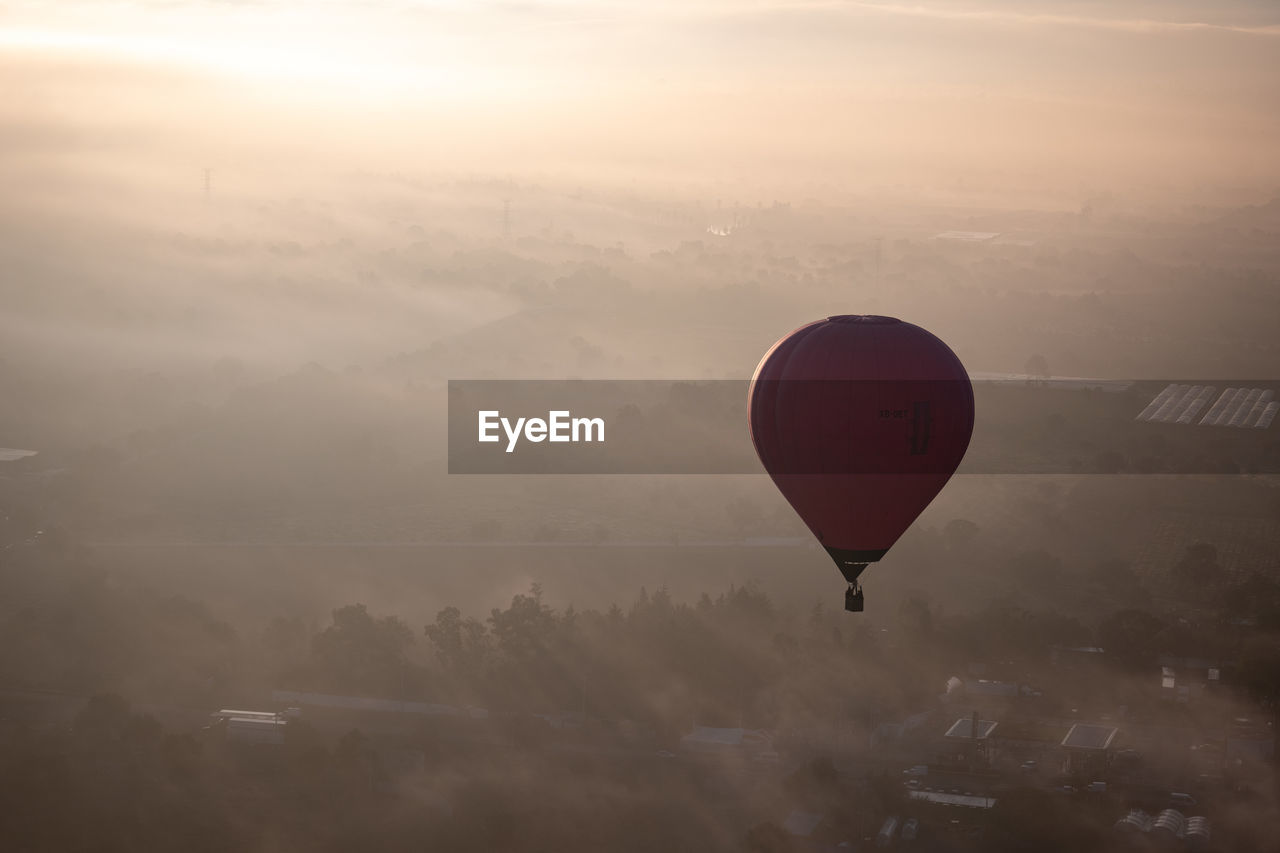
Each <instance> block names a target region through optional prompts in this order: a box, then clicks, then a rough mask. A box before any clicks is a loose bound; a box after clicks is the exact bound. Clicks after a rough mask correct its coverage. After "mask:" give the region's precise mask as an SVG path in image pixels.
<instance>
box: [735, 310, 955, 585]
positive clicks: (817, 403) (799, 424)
mask: <svg viewBox="0 0 1280 853" xmlns="http://www.w3.org/2000/svg"><path fill="white" fill-rule="evenodd" d="M748 412H749V415H748V417H749V422H750V428H751V437H752V440H753V442H754V443H755V447H756V452H757V453H758V454H759V456H760V461H761V462H762V463H763V464H764V467H765V470H766V471H768V472H769V475H770V476H771V477H772V478H773V481H774V483H775V484H777V486H778V489H779V490H780V491H781V492H782V494H783V496H784V497H785V498H786V499H787V501H788V502H790V504H791V506H792V507H793V508H794V509H795V511H796V512H797V513H798V514H799V515H800V518H801V519H803V520H804V522H805V524H807V525H808V526H809V529H810V530H811V531H813V535H814V536H816V537H817V538H818V541H819V542H821V543H822V545H823V546H824V547H825V548H826V549H827V552H828V553H829V554H831V557H832V559H834V560H835V561H836V565H837V566H840V567H841V570H842V571H845V570H846V567H856V569H855V570H854V571H853V574H852V577H850V575H849V573H848V572H847V571H846V577H848V578H849V580H850V582H852V581H853V580H854V578H856V576H857V572H859V571H861V569H862V565H861V564H864V563H869V562H873V561H875V560H878V559H880V558H881V557H882V556H884V553H885V552H886V551H887V550H888V549H889V548H890V547H891V546H892V545H893V543H894V542H896V541H897V540H898V537H900V536H901V535H902V534H903V533H904V532H905V531H906V529H907V528H908V527H909V526H910V525H911V523H912V522H913V521H915V519H916V517H917V516H919V515H920V513H921V512H922V511H923V510H924V508H925V507H926V506H928V505H929V502H930V501H932V500H933V498H934V497H935V496H936V495H937V494H938V492H939V491H941V490H942V487H943V486H944V485H946V482H947V480H949V479H950V478H951V475H952V474H953V473H954V472H955V470H956V467H957V466H958V465H959V464H960V460H961V459H962V458H964V453H965V450H966V448H968V446H969V437H970V435H971V434H972V432H973V386H972V385H971V384H970V382H969V376H968V373H967V372H966V371H965V369H964V366H963V365H962V364H961V363H960V360H959V359H958V358H956V355H955V353H953V352H952V351H951V349H950V348H949V347H948V346H947V345H946V344H944V343H943V342H942V341H940V340H939V339H938V338H936V337H934V336H933V335H932V334H930V333H929V332H927V331H925V330H924V329H922V328H920V327H919V326H914V325H912V324H910V323H904V322H902V321H900V320H896V319H893V318H891V317H876V316H856V315H843V316H836V317H828V318H827V319H825V320H819V321H817V322H814V323H810V324H808V325H806V326H802V327H800V328H799V329H796V330H795V331H794V332H792V333H791V334H789V335H787V336H786V337H785V338H783V339H782V340H780V341H778V342H777V343H776V344H774V345H773V347H772V348H771V349H770V350H769V352H767V353H766V354H765V356H764V358H763V359H761V361H760V365H759V366H758V367H757V368H756V372H755V376H754V377H753V378H752V381H751V390H750V392H749V400H748Z"/></svg>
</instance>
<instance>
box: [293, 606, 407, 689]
mask: <svg viewBox="0 0 1280 853" xmlns="http://www.w3.org/2000/svg"><path fill="white" fill-rule="evenodd" d="M412 642H413V632H412V631H410V630H409V626H408V625H405V624H404V622H402V621H401V620H400V619H398V618H397V617H395V616H384V617H382V618H381V619H374V618H373V617H372V616H371V615H369V611H368V610H367V609H366V608H365V606H364V605H363V604H349V605H347V606H346V607H340V608H338V609H337V610H335V611H333V624H332V625H330V626H329V627H328V628H326V629H324V631H322V632H321V633H319V634H317V635H316V636H315V638H314V639H313V640H312V642H311V655H312V658H313V659H314V660H315V661H316V663H318V664H319V666H320V669H321V671H322V672H323V673H324V674H325V676H326V680H328V681H329V682H330V683H331V684H333V685H334V686H336V687H338V688H339V689H343V690H370V691H375V692H393V693H401V692H403V690H404V687H405V678H406V676H407V675H408V670H409V662H408V659H407V658H406V657H405V652H406V650H407V649H408V647H409V644H410V643H412Z"/></svg>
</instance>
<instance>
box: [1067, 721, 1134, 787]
mask: <svg viewBox="0 0 1280 853" xmlns="http://www.w3.org/2000/svg"><path fill="white" fill-rule="evenodd" d="M1119 733H1120V730H1119V729H1117V728H1113V727H1111V726H1102V725H1096V724H1093V723H1076V724H1075V725H1073V726H1072V727H1071V729H1070V730H1069V731H1068V732H1067V736H1066V737H1064V738H1063V739H1062V748H1063V749H1064V750H1065V751H1066V760H1065V761H1064V762H1063V766H1064V769H1065V770H1066V772H1067V773H1072V774H1079V775H1081V776H1088V777H1090V778H1093V779H1097V778H1101V777H1102V776H1103V775H1104V774H1105V773H1106V770H1107V768H1108V767H1110V766H1111V759H1112V744H1113V743H1114V742H1115V739H1116V735H1118V734H1119Z"/></svg>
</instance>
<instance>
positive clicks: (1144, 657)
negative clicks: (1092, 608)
mask: <svg viewBox="0 0 1280 853" xmlns="http://www.w3.org/2000/svg"><path fill="white" fill-rule="evenodd" d="M1164 625H1165V623H1164V622H1163V620H1161V619H1159V618H1158V617H1156V616H1153V615H1151V614H1150V613H1147V612H1146V611H1145V610H1138V609H1136V608H1128V609H1125V610H1118V611H1116V612H1115V613H1113V614H1111V615H1110V616H1108V617H1107V618H1106V619H1104V620H1103V621H1102V624H1101V625H1099V626H1098V642H1100V643H1101V644H1102V648H1103V649H1105V650H1106V653H1107V656H1108V657H1110V658H1111V659H1112V660H1114V661H1116V662H1117V663H1119V664H1120V665H1122V666H1124V667H1127V668H1129V669H1142V668H1143V667H1147V666H1152V665H1154V663H1155V659H1156V655H1157V654H1158V652H1159V648H1158V647H1157V645H1156V636H1157V635H1158V634H1159V633H1160V631H1161V630H1162V629H1163V628H1164Z"/></svg>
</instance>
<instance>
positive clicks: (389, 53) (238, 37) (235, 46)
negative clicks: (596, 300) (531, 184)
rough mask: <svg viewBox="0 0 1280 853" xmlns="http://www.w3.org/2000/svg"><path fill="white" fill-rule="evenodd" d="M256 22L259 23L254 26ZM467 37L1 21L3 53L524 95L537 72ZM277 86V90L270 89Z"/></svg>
mask: <svg viewBox="0 0 1280 853" xmlns="http://www.w3.org/2000/svg"><path fill="white" fill-rule="evenodd" d="M249 24H252V26H250V25H249ZM469 47H472V48H473V47H474V45H467V44H466V43H465V42H461V41H460V40H458V39H448V38H443V37H439V36H433V35H432V34H431V33H425V34H424V33H422V32H418V33H415V34H414V36H413V37H412V38H411V37H410V36H409V35H408V34H406V33H397V32H395V31H394V30H388V31H382V32H376V33H374V32H370V31H369V30H368V28H367V27H365V28H363V29H358V28H350V27H344V26H342V24H341V22H340V21H325V22H319V23H318V22H315V21H305V22H304V21H301V20H299V19H298V18H297V17H296V16H287V17H286V16H282V15H275V16H263V15H261V14H259V16H258V17H257V18H255V19H247V18H243V17H241V18H236V19H232V20H226V19H205V20H203V21H193V22H188V23H187V24H186V25H185V26H181V27H173V26H170V27H168V28H165V29H154V28H153V29H150V30H144V29H123V28H119V29H117V28H115V27H102V28H94V29H93V30H86V29H83V28H80V29H62V28H42V27H30V28H4V29H0V53H6V54H10V55H14V54H25V55H27V56H33V55H34V56H36V57H38V58H40V59H49V58H58V59H86V60H90V61H107V62H116V63H124V64H130V65H147V66H155V67H159V68H161V69H162V70H163V69H173V70H177V71H189V72H195V73H201V74H212V75H215V76H218V77H224V78H231V79H233V80H234V79H237V78H238V79H239V80H240V81H242V82H243V83H244V84H245V85H248V86H251V87H254V88H255V89H257V90H259V91H262V90H264V89H266V90H269V89H271V88H276V87H283V88H286V89H287V90H288V92H289V94H290V95H291V96H295V97H296V96H304V97H305V94H306V91H307V87H313V88H314V91H313V94H314V95H315V96H316V97H323V98H329V97H332V96H335V95H357V96H360V97H374V98H378V97H390V98H396V97H406V96H413V97H421V96H424V95H425V96H429V97H432V98H434V99H455V98H456V99H471V98H476V97H482V96H503V95H519V94H521V93H522V91H523V90H527V89H528V88H529V87H530V86H531V85H532V84H533V80H532V78H531V76H530V75H529V74H527V73H517V72H515V71H513V70H511V69H504V68H502V67H500V66H499V65H497V64H494V63H489V62H484V61H482V59H481V58H480V57H478V56H477V55H475V53H473V52H471V51H469V50H468V48H469ZM268 93H269V92H268Z"/></svg>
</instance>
